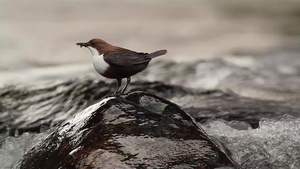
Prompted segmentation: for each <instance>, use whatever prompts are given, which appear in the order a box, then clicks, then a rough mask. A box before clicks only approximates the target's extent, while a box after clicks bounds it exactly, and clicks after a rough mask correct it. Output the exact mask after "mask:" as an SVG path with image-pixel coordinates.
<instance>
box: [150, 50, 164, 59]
mask: <svg viewBox="0 0 300 169" xmlns="http://www.w3.org/2000/svg"><path fill="white" fill-rule="evenodd" d="M166 53H167V50H165V49H164V50H159V51H156V52H153V53H149V57H150V58H151V59H152V58H155V57H157V56H161V55H164V54H166Z"/></svg>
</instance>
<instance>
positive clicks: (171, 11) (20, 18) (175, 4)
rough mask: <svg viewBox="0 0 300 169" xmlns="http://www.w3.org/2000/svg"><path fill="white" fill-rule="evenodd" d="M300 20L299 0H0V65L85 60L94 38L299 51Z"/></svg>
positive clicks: (182, 47) (197, 50)
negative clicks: (87, 43)
mask: <svg viewBox="0 0 300 169" xmlns="http://www.w3.org/2000/svg"><path fill="white" fill-rule="evenodd" d="M299 21H300V1H298V0H252V1H240V0H222V1H219V0H210V1H206V0H189V1H180V0H172V1H167V0H152V1H146V0H139V1H138V0H129V1H121V0H85V1H79V0H65V1H59V0H51V1H39V0H26V1H10V0H1V1H0V25H1V26H0V71H7V70H19V69H27V68H32V67H45V66H53V65H60V64H74V63H75V64H77V63H80V64H82V63H90V62H91V60H90V59H91V57H90V53H89V51H88V50H84V49H81V48H78V47H77V46H75V43H76V42H82V41H88V40H90V39H92V38H102V39H104V40H105V41H107V42H109V43H111V44H114V45H118V46H122V47H125V48H129V49H132V50H136V51H142V52H151V51H154V50H157V49H168V51H169V53H168V55H167V56H164V57H161V58H160V59H165V60H172V61H179V62H182V61H185V62H191V61H194V60H199V59H211V58H215V57H226V56H240V55H242V56H245V55H247V56H251V57H252V56H253V57H255V56H259V55H262V54H264V53H267V52H270V51H284V52H287V53H288V52H289V51H291V52H293V53H295V52H297V54H299V53H300V52H298V51H299V50H300V48H299V47H300V43H299V41H300V22H299Z"/></svg>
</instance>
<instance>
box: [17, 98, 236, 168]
mask: <svg viewBox="0 0 300 169" xmlns="http://www.w3.org/2000/svg"><path fill="white" fill-rule="evenodd" d="M234 165H235V162H234V160H233V159H232V158H231V155H230V153H229V151H228V150H227V149H226V148H225V147H224V146H223V145H222V144H220V143H219V142H218V141H216V140H213V139H211V138H210V137H209V136H208V135H207V134H206V133H205V132H204V130H203V129H202V128H201V127H199V126H198V125H197V123H196V122H195V121H194V120H193V119H192V118H191V117H190V115H189V114H187V113H186V112H185V111H183V110H182V109H181V108H180V107H179V106H177V105H175V104H174V103H171V102H169V101H167V100H165V99H162V98H160V97H158V96H155V95H152V94H149V93H144V92H134V93H130V94H128V95H127V96H125V97H124V98H120V97H108V98H105V99H104V100H102V101H101V102H99V103H96V104H94V105H92V106H90V107H88V108H86V109H85V110H84V111H82V112H81V113H79V114H77V115H76V116H75V117H74V118H72V119H70V120H69V121H66V122H65V123H63V124H61V125H60V126H59V127H58V128H56V129H55V130H54V131H53V132H52V133H51V134H50V135H49V136H48V137H47V138H46V139H45V140H44V141H43V142H42V143H41V144H40V145H39V146H36V147H35V148H33V149H32V150H31V151H29V152H28V153H27V154H26V155H25V156H24V159H23V161H22V163H21V168H23V169H25V168H26V169H27V168H32V169H34V168H60V167H62V168H184V169H189V168H216V167H224V166H234Z"/></svg>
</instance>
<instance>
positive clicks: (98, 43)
mask: <svg viewBox="0 0 300 169" xmlns="http://www.w3.org/2000/svg"><path fill="white" fill-rule="evenodd" d="M76 45H78V46H80V47H87V48H88V49H89V50H90V51H91V53H92V55H101V54H103V53H105V52H107V51H108V50H109V49H110V48H111V47H112V45H111V44H109V43H107V42H105V41H104V40H102V39H92V40H90V41H88V42H78V43H76Z"/></svg>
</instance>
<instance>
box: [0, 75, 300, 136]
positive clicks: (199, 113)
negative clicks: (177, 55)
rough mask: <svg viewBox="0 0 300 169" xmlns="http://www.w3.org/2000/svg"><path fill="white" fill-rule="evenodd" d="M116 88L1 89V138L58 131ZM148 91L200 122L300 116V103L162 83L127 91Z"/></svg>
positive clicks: (61, 84)
mask: <svg viewBox="0 0 300 169" xmlns="http://www.w3.org/2000/svg"><path fill="white" fill-rule="evenodd" d="M114 87H115V86H114V84H110V83H107V82H104V81H100V80H94V79H93V78H91V77H86V78H78V79H72V80H63V81H57V82H51V83H46V84H43V83H37V84H35V85H33V86H17V85H11V86H4V87H1V88H0V133H6V132H7V131H9V132H10V135H14V133H15V132H16V131H17V132H18V133H23V132H40V130H41V127H42V126H50V127H52V126H56V125H57V124H59V123H61V122H63V121H65V120H68V119H70V118H71V117H72V116H73V115H74V114H76V113H77V112H80V111H82V110H83V109H84V108H86V107H88V106H90V105H92V104H94V103H96V102H97V101H98V100H100V99H102V98H104V97H105V96H106V95H108V94H109V93H112V92H113V91H114ZM140 90H142V91H148V92H151V93H156V94H157V95H158V96H161V97H163V98H166V99H168V100H171V101H173V102H176V103H177V104H178V105H179V106H181V107H183V108H184V110H186V111H187V112H188V113H189V114H190V115H192V117H194V118H195V119H196V121H197V122H201V123H203V122H205V121H207V120H210V119H213V118H220V119H224V120H228V121H231V120H238V121H244V122H247V123H249V124H251V126H252V127H254V128H256V127H257V126H258V123H259V120H260V119H261V118H277V117H279V118H280V117H282V116H283V115H284V114H289V115H292V116H295V117H299V116H300V113H299V112H300V106H299V105H300V100H288V101H267V100H259V99H251V98H245V97H241V96H239V95H237V94H234V93H231V92H223V91H220V90H199V89H197V90H196V89H188V88H184V87H180V86H174V85H167V84H164V83H161V82H133V83H132V84H131V85H130V86H129V91H140Z"/></svg>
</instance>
